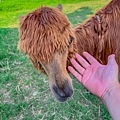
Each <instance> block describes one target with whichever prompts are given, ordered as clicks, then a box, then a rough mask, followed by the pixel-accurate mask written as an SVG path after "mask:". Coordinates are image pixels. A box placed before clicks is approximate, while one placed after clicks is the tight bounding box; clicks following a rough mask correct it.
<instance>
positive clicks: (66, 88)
mask: <svg viewBox="0 0 120 120" xmlns="http://www.w3.org/2000/svg"><path fill="white" fill-rule="evenodd" d="M53 92H54V93H55V94H57V95H58V96H59V97H61V98H68V97H71V96H72V95H73V88H72V86H71V85H70V84H69V83H68V81H65V83H64V85H63V87H62V88H60V87H58V86H55V85H53Z"/></svg>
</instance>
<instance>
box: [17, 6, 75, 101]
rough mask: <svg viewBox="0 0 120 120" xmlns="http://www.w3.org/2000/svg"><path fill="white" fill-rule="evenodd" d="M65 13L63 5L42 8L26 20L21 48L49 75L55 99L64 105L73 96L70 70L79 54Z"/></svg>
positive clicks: (23, 19)
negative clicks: (69, 65) (73, 58)
mask: <svg viewBox="0 0 120 120" xmlns="http://www.w3.org/2000/svg"><path fill="white" fill-rule="evenodd" d="M59 9H60V10H59ZM61 9H62V7H61V5H59V6H58V8H50V7H40V8H39V9H37V10H35V11H33V12H31V13H28V14H27V15H26V16H24V17H22V18H21V19H20V28H19V33H20V40H19V44H18V48H19V50H21V51H23V52H24V53H26V54H27V55H28V57H29V58H30V60H31V61H32V63H33V65H34V67H35V68H36V69H37V70H39V71H41V72H43V73H45V74H47V75H48V77H49V85H50V89H51V91H52V93H53V95H54V96H55V98H56V99H57V100H58V101H60V102H64V101H66V100H67V99H68V98H69V97H71V96H72V94H73V87H72V80H71V78H70V77H69V75H68V71H67V66H68V64H69V59H70V58H71V57H73V56H74V53H75V52H76V49H75V44H76V39H75V35H74V32H73V30H72V28H71V26H70V23H69V21H68V19H67V17H66V16H65V15H64V14H63V13H62V12H61Z"/></svg>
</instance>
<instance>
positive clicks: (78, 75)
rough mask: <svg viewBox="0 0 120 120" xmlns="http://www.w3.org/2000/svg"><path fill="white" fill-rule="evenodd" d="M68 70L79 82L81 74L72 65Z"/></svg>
mask: <svg viewBox="0 0 120 120" xmlns="http://www.w3.org/2000/svg"><path fill="white" fill-rule="evenodd" d="M68 70H69V71H70V72H71V73H72V74H73V75H74V76H75V77H76V78H77V79H78V80H79V81H80V82H81V78H82V76H81V75H80V74H79V73H78V72H77V71H76V70H75V69H74V68H73V67H71V66H69V67H68Z"/></svg>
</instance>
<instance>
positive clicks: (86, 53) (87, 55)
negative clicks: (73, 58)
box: [83, 52, 99, 64]
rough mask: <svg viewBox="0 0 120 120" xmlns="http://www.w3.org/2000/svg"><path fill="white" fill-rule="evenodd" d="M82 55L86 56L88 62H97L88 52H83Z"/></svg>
mask: <svg viewBox="0 0 120 120" xmlns="http://www.w3.org/2000/svg"><path fill="white" fill-rule="evenodd" d="M83 55H84V56H85V57H86V59H87V60H88V61H89V62H90V64H93V63H99V62H98V61H97V60H96V59H95V58H94V57H93V56H91V55H90V54H89V53H88V52H83Z"/></svg>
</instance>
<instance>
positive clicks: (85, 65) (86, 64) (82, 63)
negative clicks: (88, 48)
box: [76, 54, 90, 68]
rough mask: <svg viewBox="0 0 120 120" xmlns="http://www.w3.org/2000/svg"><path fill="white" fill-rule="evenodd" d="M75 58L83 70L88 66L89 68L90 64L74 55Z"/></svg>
mask: <svg viewBox="0 0 120 120" xmlns="http://www.w3.org/2000/svg"><path fill="white" fill-rule="evenodd" d="M76 58H77V60H78V61H79V63H80V64H81V65H82V66H83V67H84V68H87V67H88V66H90V64H89V63H88V62H87V61H86V60H85V59H84V58H83V57H81V56H80V55H79V54H76Z"/></svg>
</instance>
